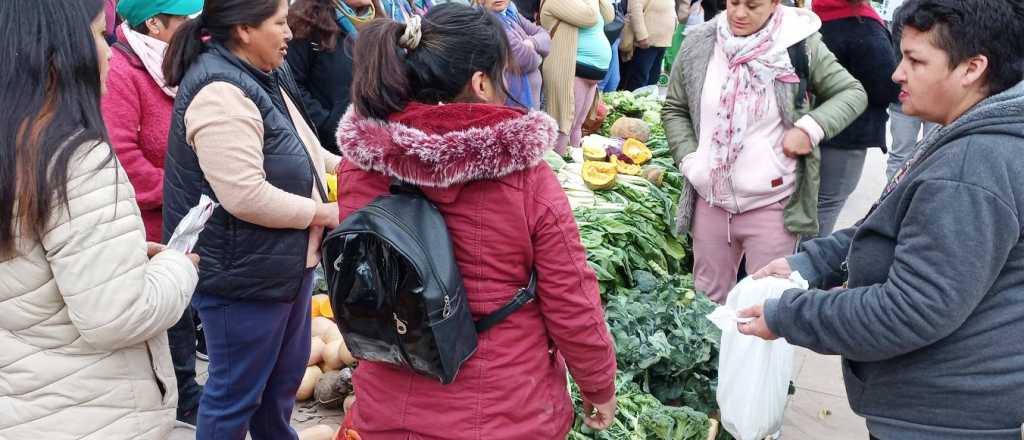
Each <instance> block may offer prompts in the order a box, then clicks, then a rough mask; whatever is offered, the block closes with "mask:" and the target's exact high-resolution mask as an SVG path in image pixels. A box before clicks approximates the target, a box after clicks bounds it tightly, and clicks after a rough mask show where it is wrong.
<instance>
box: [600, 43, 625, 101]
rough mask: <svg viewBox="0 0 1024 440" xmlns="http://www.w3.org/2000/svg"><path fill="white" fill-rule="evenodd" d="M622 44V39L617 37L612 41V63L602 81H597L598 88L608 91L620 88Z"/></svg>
mask: <svg viewBox="0 0 1024 440" xmlns="http://www.w3.org/2000/svg"><path fill="white" fill-rule="evenodd" d="M620 44H622V39H621V38H617V39H616V40H615V42H614V43H612V64H611V65H610V66H608V73H607V74H606V75H605V76H604V79H602V80H601V82H599V83H597V90H599V91H602V92H605V93H608V92H614V91H616V90H618V88H619V79H620V78H621V75H620V72H619V45H620Z"/></svg>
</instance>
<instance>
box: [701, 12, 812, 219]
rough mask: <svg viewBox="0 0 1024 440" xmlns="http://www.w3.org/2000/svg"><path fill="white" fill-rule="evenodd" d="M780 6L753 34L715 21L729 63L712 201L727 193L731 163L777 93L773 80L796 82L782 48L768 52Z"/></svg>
mask: <svg viewBox="0 0 1024 440" xmlns="http://www.w3.org/2000/svg"><path fill="white" fill-rule="evenodd" d="M782 15H783V10H782V9H781V8H778V9H776V11H775V13H774V14H772V17H771V18H769V19H768V23H767V24H766V25H765V27H764V28H763V29H761V30H759V31H757V32H756V33H754V34H752V35H749V36H746V37H737V36H735V35H733V33H732V29H730V27H729V21H728V19H727V18H726V14H720V15H719V17H718V34H717V35H718V36H717V44H718V47H720V48H721V49H722V51H723V52H724V53H725V57H726V60H728V63H729V69H728V74H727V77H726V79H725V82H724V83H723V84H722V94H721V98H720V101H719V106H718V112H717V113H715V119H716V121H717V123H716V124H715V127H714V132H713V134H712V136H711V197H710V200H715V197H716V196H717V195H720V194H726V193H727V188H728V186H729V182H730V181H731V180H732V173H733V169H732V167H733V164H735V163H736V159H737V158H738V157H739V155H740V153H741V152H742V151H743V143H744V138H745V136H746V132H747V128H748V126H749V124H751V123H752V122H753V121H756V120H758V119H760V118H763V117H764V116H765V114H766V113H767V111H768V108H769V104H770V101H769V96H770V95H769V94H770V93H775V87H774V85H775V81H782V82H786V83H796V82H800V78H799V77H797V75H796V71H795V69H794V68H793V64H792V63H791V62H790V60H789V53H788V52H787V51H786V50H772V46H774V44H775V38H776V37H777V36H778V34H779V32H780V31H781V30H782Z"/></svg>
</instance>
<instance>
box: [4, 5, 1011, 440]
mask: <svg viewBox="0 0 1024 440" xmlns="http://www.w3.org/2000/svg"><path fill="white" fill-rule="evenodd" d="M890 1H892V0H890ZM902 3H903V5H902V7H900V8H898V9H895V8H892V9H894V10H895V13H894V14H892V15H888V14H879V13H878V12H876V10H875V9H874V8H873V7H872V6H871V5H870V3H869V2H867V1H864V0H814V1H813V2H811V4H810V5H809V7H801V6H800V5H788V4H784V1H783V0H726V1H724V2H720V1H716V0H703V1H701V0H692V1H690V0H619V1H613V0H539V1H538V0H515V1H510V0H472V1H467V0H448V1H443V0H433V1H432V0H294V1H288V0H205V1H203V0H120V1H113V0H73V1H67V0H5V1H3V2H0V26H2V29H4V30H5V31H4V35H5V36H6V38H7V39H8V41H6V42H5V43H6V44H5V45H4V46H3V47H0V58H2V59H4V60H6V62H5V63H3V64H2V65H0V79H2V80H3V81H2V86H0V102H2V103H3V104H4V105H6V106H7V107H8V109H9V110H8V111H7V112H4V113H3V114H0V286H2V289H0V316H3V318H2V319H0V439H11V440H22V439H33V438H58V439H86V438H102V439H154V440H163V439H202V440H223V439H228V440H242V439H244V438H246V435H251V437H252V438H254V439H257V440H259V439H275V440H276V439H293V438H297V434H296V433H295V431H294V430H293V429H292V428H291V426H290V420H291V414H292V411H293V406H294V399H295V393H296V389H297V388H298V387H299V383H300V381H301V379H302V375H303V372H304V369H305V366H306V362H307V360H308V355H309V351H310V332H311V330H310V325H311V324H310V320H311V317H310V312H309V310H310V298H311V294H312V291H313V289H314V269H315V268H316V267H317V265H319V264H320V262H321V255H320V243H321V242H322V240H323V237H324V235H325V233H326V232H327V231H329V230H331V229H333V228H335V227H337V226H338V225H339V223H340V222H342V221H343V220H344V219H345V218H346V217H348V216H349V215H351V214H352V213H353V212H355V211H356V210H359V209H360V208H362V207H363V206H365V205H367V204H368V203H369V202H370V201H372V200H373V199H374V198H376V197H378V196H380V195H382V194H386V193H388V191H389V186H390V182H391V181H392V180H393V179H398V180H401V181H405V182H410V183H414V184H416V185H418V186H419V187H420V188H421V189H422V191H423V194H424V196H425V197H427V198H428V199H429V200H430V201H431V202H433V203H434V204H435V205H436V206H437V208H438V210H439V211H440V212H441V214H442V215H443V216H444V217H445V220H446V223H447V226H448V229H449V231H448V232H449V234H450V235H451V239H452V242H453V247H454V253H455V258H456V260H457V261H458V263H459V269H460V271H461V273H462V276H463V278H464V279H465V284H466V286H467V297H468V299H469V308H470V309H471V311H472V312H473V315H474V316H484V315H487V314H488V313H490V312H493V311H494V310H495V309H497V308H498V307H499V306H500V305H501V304H503V303H505V302H507V300H508V299H509V298H510V297H512V295H513V294H514V293H515V292H516V290H517V289H519V288H520V287H522V286H523V285H525V284H526V281H527V280H528V279H529V278H530V274H531V273H532V272H535V273H536V275H537V280H538V289H537V300H536V301H535V302H532V303H530V304H527V305H526V306H524V307H523V308H522V309H521V311H519V312H517V313H515V314H513V315H511V316H510V317H509V318H508V319H507V320H506V321H503V322H502V323H501V324H499V325H498V326H497V327H495V329H494V330H492V331H491V332H489V333H487V334H486V335H483V336H482V337H481V341H480V349H479V350H478V351H477V353H476V354H475V355H474V356H473V357H472V358H471V359H470V360H469V361H468V362H467V363H466V364H465V365H464V366H463V369H462V372H461V374H460V376H459V377H458V379H457V380H455V381H454V382H453V383H452V384H449V385H441V384H440V383H438V382H436V381H433V380H431V379H429V378H426V377H422V376H418V375H417V374H415V373H413V372H411V371H407V370H401V369H397V368H395V367H393V366H389V365H384V364H378V363H374V362H364V363H362V364H361V365H360V366H359V368H358V369H357V370H356V373H355V378H354V386H355V391H356V394H357V395H358V396H359V397H358V400H357V402H356V404H355V406H354V407H353V409H352V411H351V413H350V414H349V417H348V419H347V424H348V425H349V427H351V428H355V429H356V430H358V432H359V433H360V435H361V437H362V438H365V439H370V440H379V439H383V440H389V439H395V440H399V439H401V440H406V439H424V440H427V439H440V438H467V439H468V438H474V439H479V438H486V439H513V438H522V437H531V438H545V439H558V438H564V437H565V435H566V433H567V432H568V430H569V428H570V426H571V423H572V420H573V417H574V416H573V409H572V402H571V401H570V398H569V395H568V392H567V377H566V373H567V372H568V373H569V374H570V375H571V376H572V378H573V380H574V381H575V383H576V384H578V386H579V388H580V391H581V394H582V398H583V407H584V411H585V414H584V419H585V422H586V424H587V425H589V426H590V427H591V428H593V429H596V430H601V429H605V428H607V427H608V426H609V425H610V424H611V423H612V422H613V420H614V417H615V413H616V398H615V373H616V360H615V352H614V347H613V344H612V339H611V336H610V335H609V333H608V330H607V328H606V325H605V323H604V316H603V310H602V306H601V300H600V295H599V292H598V284H597V280H596V277H595V275H594V273H593V271H592V270H591V269H590V268H589V267H588V265H587V262H586V251H585V249H584V247H583V245H582V243H581V241H580V237H579V232H578V230H577V227H576V224H575V222H574V220H573V217H572V211H571V209H570V207H569V203H568V200H567V198H566V196H565V194H564V192H563V191H562V189H561V187H560V185H559V182H558V180H557V178H556V177H555V175H554V174H553V172H552V171H551V170H550V168H549V167H548V166H547V165H546V164H545V163H544V162H543V161H542V156H543V155H544V154H545V153H546V152H548V151H549V150H555V151H557V152H559V153H566V152H567V151H568V149H569V148H570V147H575V146H579V144H580V142H581V139H582V127H583V126H584V124H585V122H587V121H588V120H593V119H594V118H595V117H597V114H598V113H599V110H600V109H601V107H602V105H603V104H602V102H601V93H600V92H603V91H610V90H617V89H622V90H634V89H638V88H643V87H647V86H651V85H654V84H658V83H664V85H667V96H666V101H665V106H664V110H663V115H662V116H663V120H664V125H665V131H666V135H667V138H668V144H669V147H670V149H671V151H672V154H673V156H674V159H675V161H676V163H677V164H678V166H679V169H680V171H681V172H682V174H683V176H684V177H685V186H684V191H683V195H682V197H681V199H680V200H679V211H678V213H677V216H676V224H677V225H678V229H679V230H678V232H679V233H680V234H681V235H683V236H686V237H687V238H688V239H689V241H690V243H691V244H692V246H693V254H694V281H695V286H696V288H697V289H698V290H699V291H700V292H702V293H704V294H706V295H708V296H709V297H710V298H711V299H713V300H714V301H717V302H721V303H724V301H725V299H726V298H727V296H728V294H729V292H730V290H731V289H732V288H733V287H734V286H735V284H736V280H737V278H738V277H739V276H742V274H743V273H750V274H753V276H754V277H755V278H759V277H765V276H788V275H789V274H790V273H791V272H793V271H799V273H800V274H801V275H802V276H804V278H806V279H807V280H808V281H809V282H810V285H811V286H812V287H813V288H812V289H809V290H792V291H788V292H786V293H785V294H784V295H783V296H782V297H781V298H779V299H776V300H769V301H767V302H766V303H764V304H763V305H760V306H756V307H753V308H751V309H747V310H744V311H742V312H741V316H744V317H750V318H754V320H753V321H751V322H749V323H743V324H739V330H740V331H741V332H743V333H745V334H749V335H755V336H758V337H761V338H765V339H774V338H778V337H784V338H786V339H787V340H788V341H789V342H790V343H792V344H795V345H799V346H804V347H808V348H810V349H812V350H815V351H818V352H821V353H830V354H839V355H842V356H843V368H844V371H843V372H844V378H845V381H846V385H847V390H848V393H849V398H850V402H851V406H852V407H853V409H854V410H855V411H856V412H857V413H858V414H861V415H863V416H864V417H865V418H866V419H867V424H868V429H869V431H870V432H871V435H872V438H878V439H882V440H895V439H911V438H913V439H916V438H921V439H924V438H927V439H938V440H944V439H949V440H954V439H963V438H978V439H982V438H984V439H993V440H995V439H999V440H1003V439H1015V438H1019V437H1020V436H1021V429H1022V426H1021V423H1024V409H1022V408H1021V406H1020V405H1019V402H1020V401H1022V400H1024V391H1022V390H1024V374H1020V373H1019V372H1020V371H1021V370H1022V369H1024V361H1022V359H1024V348H1022V346H1021V344H1020V343H1018V342H1015V341H1016V339H1015V338H1014V337H1013V336H1014V335H1016V330H1022V331H1024V327H1022V326H1024V324H1022V322H1024V320H1022V319H1021V318H1022V317H1024V299H1022V294H1024V245H1022V244H1021V243H1022V231H1024V223H1022V222H1021V220H1020V219H1021V216H1022V207H1024V181H1022V180H1021V173H1020V172H1019V171H1020V170H1021V169H1024V162H1022V161H1024V154H1021V151H1022V150H1019V149H1021V148H1024V83H1022V80H1024V40H1021V39H1020V38H1019V35H1021V33H1022V31H1024V3H1022V2H1021V1H1020V0H976V1H973V2H966V1H963V0H906V1H905V2H902ZM666 74H668V76H667V81H666V79H665V78H666ZM887 126H889V127H890V130H891V133H890V134H891V138H892V142H891V143H887V141H886V138H887V136H886V134H887V133H886V127H887ZM922 137H923V140H921V141H920V142H919V139H921V138H922ZM870 148H881V149H883V150H887V151H888V153H889V164H888V170H887V175H888V176H889V177H890V179H891V180H890V181H889V184H888V185H887V187H886V189H885V191H884V193H883V194H881V197H880V198H879V200H878V202H877V203H876V204H875V205H874V206H873V207H872V209H871V211H870V212H869V213H867V215H866V216H865V217H864V218H863V220H861V221H860V222H858V223H857V224H856V225H855V226H853V227H851V228H847V229H842V230H839V231H835V232H833V230H834V229H835V226H836V222H837V218H838V215H839V211H840V210H841V209H842V207H843V205H844V204H845V202H846V199H847V198H848V197H849V196H850V194H851V193H852V192H853V190H854V188H855V187H856V185H857V183H858V181H859V180H860V177H861V171H862V170H863V168H864V164H865V157H866V150H868V149H870ZM328 174H336V175H337V182H338V184H337V186H338V191H337V193H338V197H337V199H338V201H331V198H330V197H329V196H328V189H327V185H326V180H327V177H328ZM202 195H206V196H209V197H211V198H213V199H215V200H216V201H217V202H218V203H219V206H220V207H219V208H217V209H216V210H215V211H214V213H213V215H212V217H210V219H209V221H208V222H207V224H206V228H205V231H204V232H203V234H202V238H201V239H200V241H199V243H198V245H197V246H196V248H195V251H194V252H195V253H183V252H181V251H179V250H173V249H168V248H167V247H166V246H165V244H166V243H167V241H168V239H169V238H170V237H171V235H172V234H173V233H174V231H175V229H176V227H177V225H178V224H179V223H180V222H181V221H182V219H183V218H184V217H185V215H186V213H187V212H188V211H189V210H190V209H191V208H192V207H193V206H194V205H195V204H196V203H197V201H198V200H199V199H200V197H201V196H202ZM161 243H164V244H161ZM744 262H745V266H744ZM200 322H201V323H202V324H201V327H202V333H201V334H198V335H197V326H198V325H199V323H200ZM197 339H198V341H201V342H202V344H203V345H204V349H203V350H204V354H205V356H206V357H208V360H209V370H208V371H209V377H208V379H207V380H206V382H205V384H204V385H203V386H200V385H199V384H198V383H197V381H196V372H195V366H196V349H197V342H198V341H197ZM950 395H955V396H957V398H955V399H951V398H949V396H950Z"/></svg>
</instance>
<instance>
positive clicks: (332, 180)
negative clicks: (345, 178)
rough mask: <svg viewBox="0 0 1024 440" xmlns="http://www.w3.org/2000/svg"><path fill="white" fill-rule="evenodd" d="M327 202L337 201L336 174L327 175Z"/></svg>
mask: <svg viewBox="0 0 1024 440" xmlns="http://www.w3.org/2000/svg"><path fill="white" fill-rule="evenodd" d="M327 201H328V202H337V201H338V176H337V175H336V174H330V173H328V174H327Z"/></svg>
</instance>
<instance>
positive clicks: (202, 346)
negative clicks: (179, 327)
mask: <svg viewBox="0 0 1024 440" xmlns="http://www.w3.org/2000/svg"><path fill="white" fill-rule="evenodd" d="M196 359H199V360H201V361H206V362H210V357H209V356H207V355H206V334H205V333H203V323H199V324H198V325H196Z"/></svg>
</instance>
